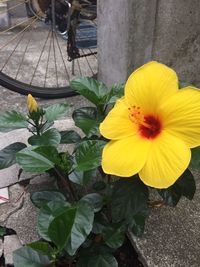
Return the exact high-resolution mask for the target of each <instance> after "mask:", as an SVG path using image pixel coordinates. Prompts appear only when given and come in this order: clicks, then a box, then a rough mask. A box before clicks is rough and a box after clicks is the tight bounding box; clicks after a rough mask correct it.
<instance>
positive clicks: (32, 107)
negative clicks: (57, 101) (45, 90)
mask: <svg viewBox="0 0 200 267" xmlns="http://www.w3.org/2000/svg"><path fill="white" fill-rule="evenodd" d="M27 106H28V110H29V112H30V113H32V112H33V111H37V110H38V104H37V102H36V100H35V98H34V97H32V95H31V94H28V97H27Z"/></svg>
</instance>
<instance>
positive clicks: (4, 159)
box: [0, 142, 26, 170]
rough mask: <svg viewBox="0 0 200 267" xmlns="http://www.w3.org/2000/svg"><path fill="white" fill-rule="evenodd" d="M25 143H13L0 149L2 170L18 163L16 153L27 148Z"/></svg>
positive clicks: (0, 166) (0, 167)
mask: <svg viewBox="0 0 200 267" xmlns="http://www.w3.org/2000/svg"><path fill="white" fill-rule="evenodd" d="M25 147H26V145H25V144H23V143H19V142H17V143H13V144H11V145H9V146H6V147H4V148H3V149H2V150H1V151H0V170H2V169H5V168H8V167H10V166H11V165H13V164H15V163H16V153H17V152H19V151H20V150H22V149H23V148H25Z"/></svg>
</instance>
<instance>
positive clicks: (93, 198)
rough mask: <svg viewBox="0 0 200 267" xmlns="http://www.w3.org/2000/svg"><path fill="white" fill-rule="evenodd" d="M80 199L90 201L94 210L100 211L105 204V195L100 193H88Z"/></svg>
mask: <svg viewBox="0 0 200 267" xmlns="http://www.w3.org/2000/svg"><path fill="white" fill-rule="evenodd" d="M80 201H85V202H87V203H89V204H90V205H91V206H92V207H93V209H94V212H98V211H100V210H101V209H102V207H103V204H104V203H103V197H102V196H101V195H100V194H98V193H91V194H87V195H85V196H84V197H82V198H81V200H80Z"/></svg>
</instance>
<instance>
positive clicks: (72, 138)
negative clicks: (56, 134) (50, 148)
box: [60, 130, 81, 144]
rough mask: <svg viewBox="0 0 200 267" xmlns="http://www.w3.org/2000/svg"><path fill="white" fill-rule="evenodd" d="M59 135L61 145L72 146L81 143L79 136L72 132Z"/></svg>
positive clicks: (63, 132) (62, 132)
mask: <svg viewBox="0 0 200 267" xmlns="http://www.w3.org/2000/svg"><path fill="white" fill-rule="evenodd" d="M60 135H61V141H60V143H61V144H73V143H78V142H79V141H81V136H80V135H79V134H78V133H77V132H75V131H73V130H69V131H61V132H60Z"/></svg>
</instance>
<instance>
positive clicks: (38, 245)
mask: <svg viewBox="0 0 200 267" xmlns="http://www.w3.org/2000/svg"><path fill="white" fill-rule="evenodd" d="M27 247H30V248H32V249H33V250H35V251H38V252H39V253H41V254H44V255H48V256H50V255H51V252H52V251H53V249H52V247H51V246H50V245H49V243H47V242H42V241H36V242H33V243H30V244H27Z"/></svg>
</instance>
